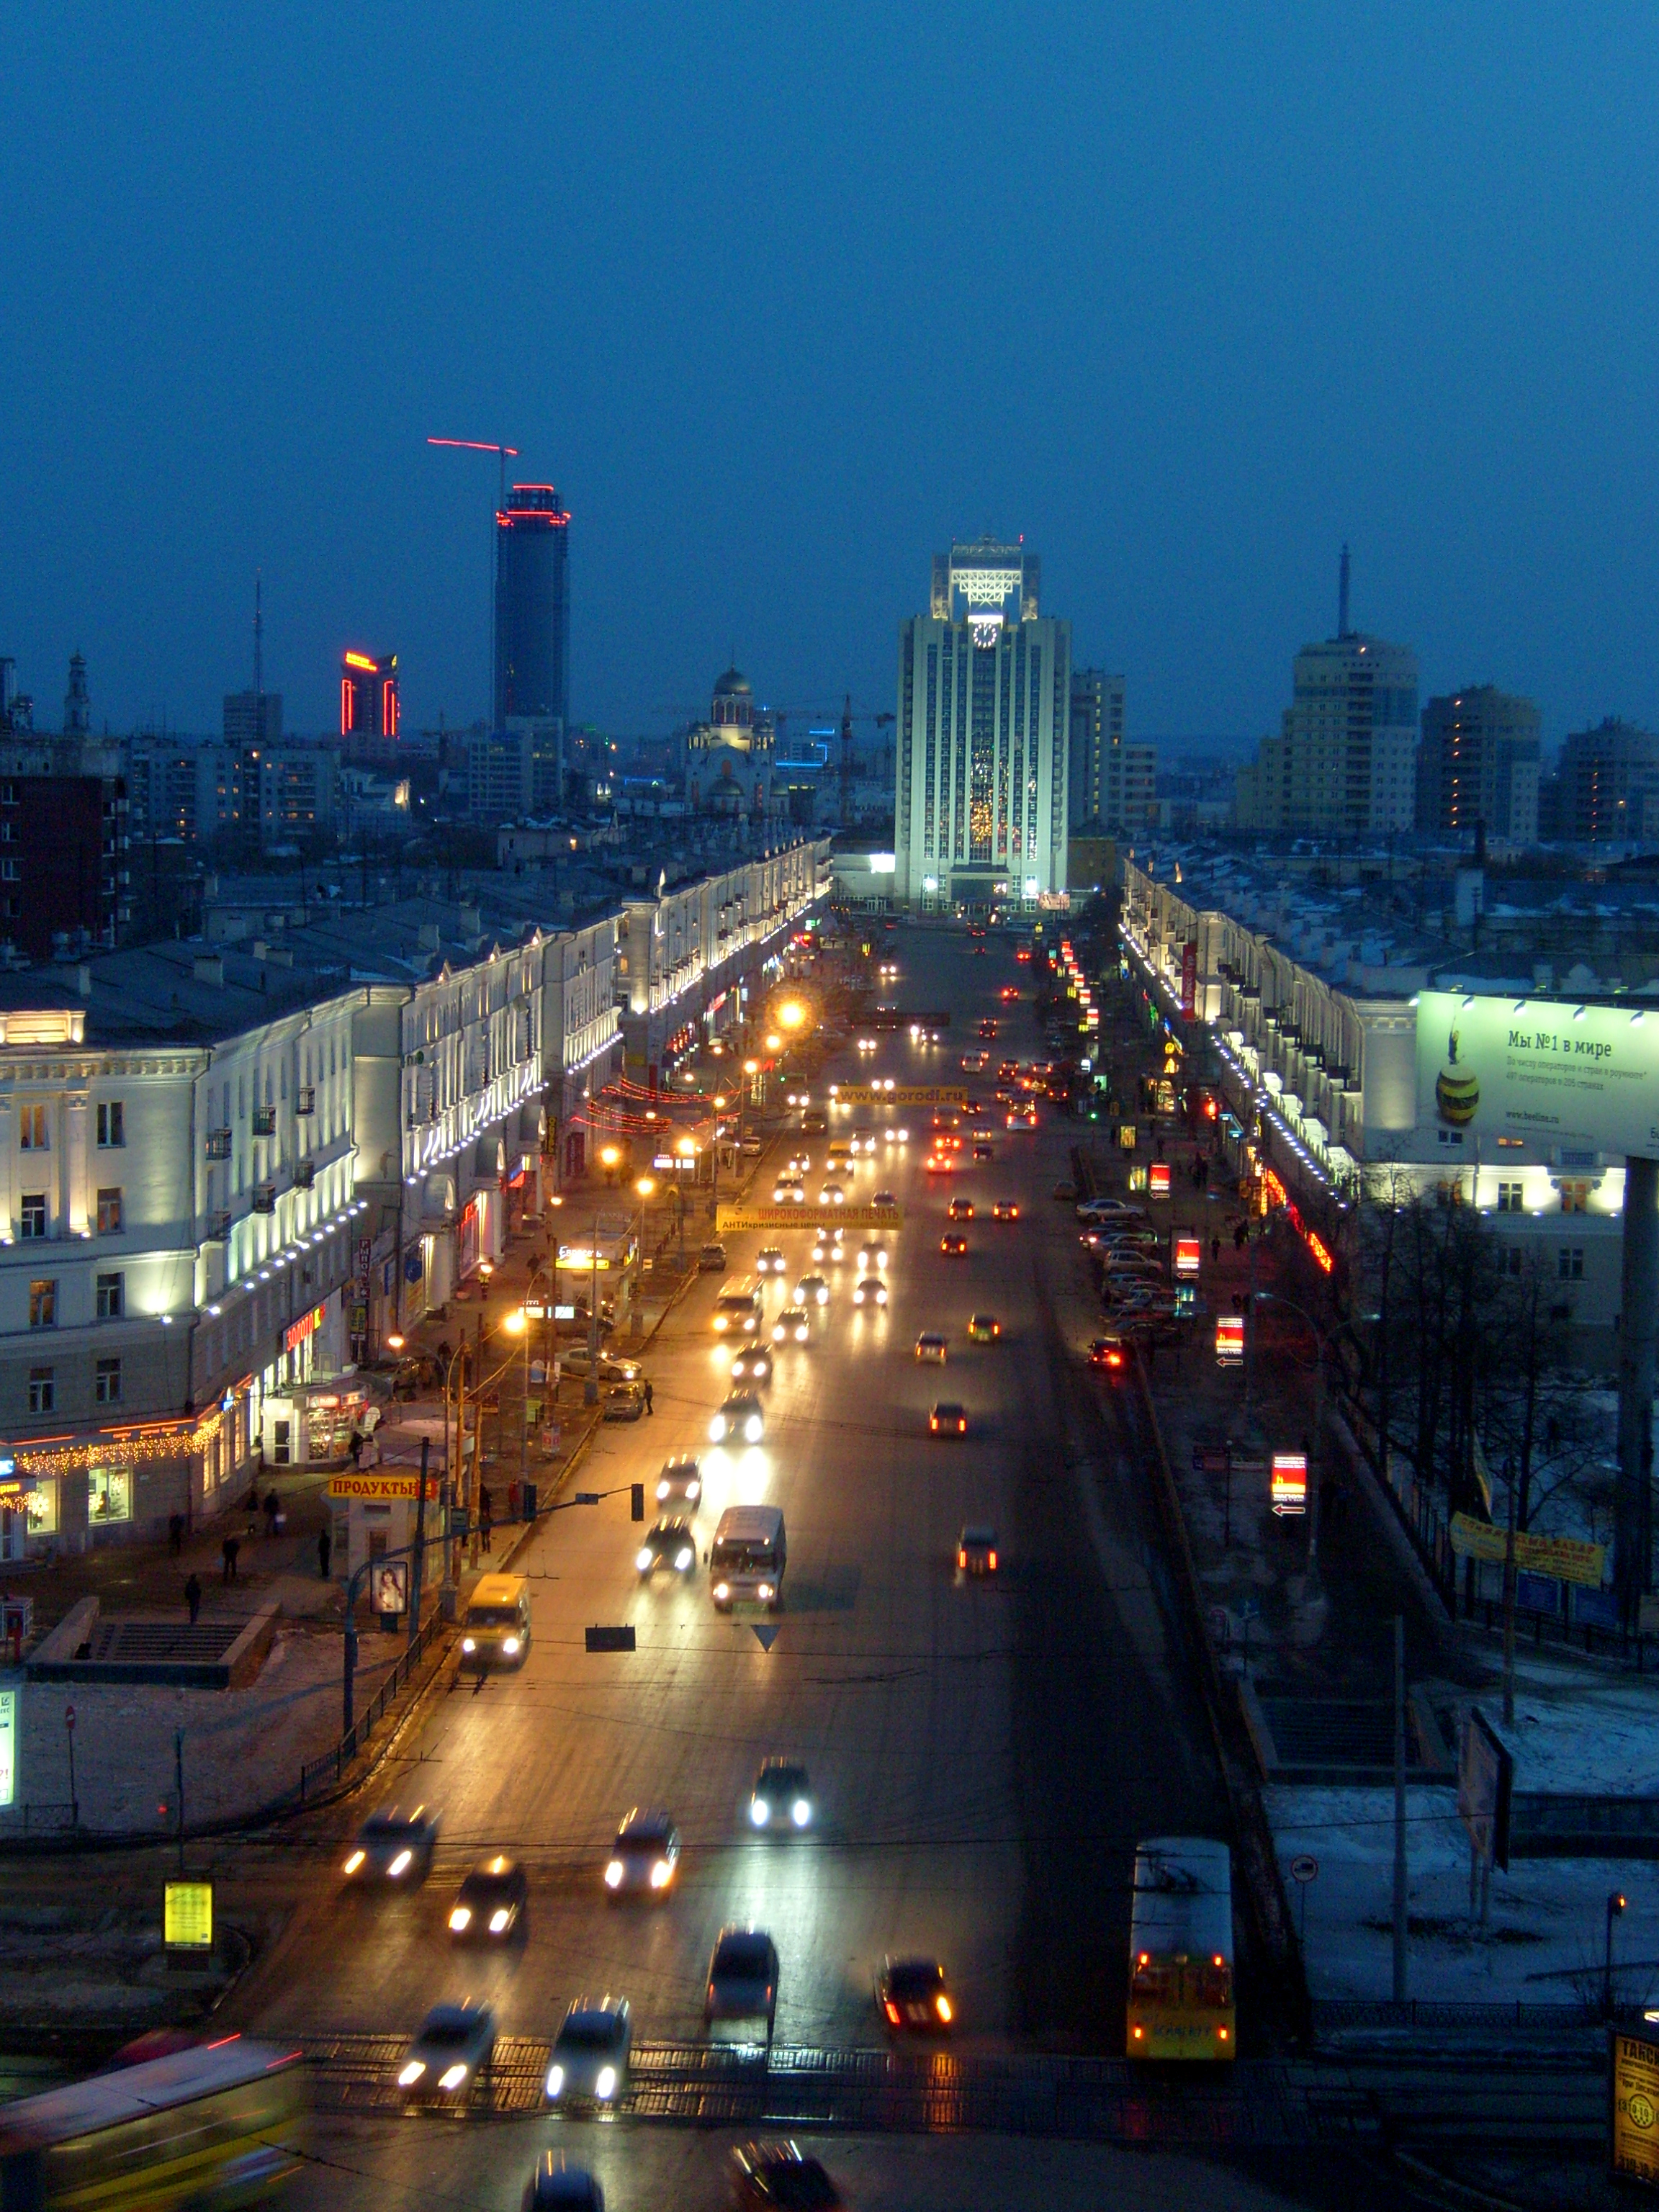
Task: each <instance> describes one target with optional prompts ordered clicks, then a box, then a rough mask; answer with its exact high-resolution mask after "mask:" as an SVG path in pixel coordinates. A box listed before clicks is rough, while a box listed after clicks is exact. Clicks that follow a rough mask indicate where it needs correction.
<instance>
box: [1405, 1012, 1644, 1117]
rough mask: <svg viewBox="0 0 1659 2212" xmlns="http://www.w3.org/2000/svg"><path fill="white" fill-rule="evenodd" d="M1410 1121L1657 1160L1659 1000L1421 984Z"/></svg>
mask: <svg viewBox="0 0 1659 2212" xmlns="http://www.w3.org/2000/svg"><path fill="white" fill-rule="evenodd" d="M1417 1119H1418V1127H1419V1129H1420V1130H1424V1131H1426V1130H1429V1129H1433V1128H1441V1129H1445V1130H1455V1131H1461V1132H1466V1133H1467V1141H1468V1143H1469V1144H1470V1145H1471V1146H1474V1145H1475V1144H1478V1143H1480V1142H1481V1141H1482V1140H1483V1139H1484V1140H1485V1142H1486V1144H1487V1145H1489V1146H1496V1142H1497V1139H1498V1138H1499V1137H1522V1138H1524V1139H1526V1140H1527V1141H1528V1144H1531V1145H1535V1146H1540V1147H1541V1148H1543V1149H1544V1150H1546V1151H1547V1150H1549V1149H1550V1148H1551V1147H1552V1146H1554V1147H1561V1146H1565V1147H1567V1148H1568V1149H1569V1150H1572V1151H1585V1152H1590V1151H1594V1152H1613V1153H1626V1154H1631V1153H1633V1154H1635V1155H1637V1156H1638V1158H1659V1005H1655V1006H1647V1007H1644V1006H1639V1005H1631V1004H1626V1005H1623V1006H1573V1005H1572V1004H1571V1001H1570V1000H1569V1001H1565V1002H1564V1001H1561V1000H1548V999H1526V1000H1515V999H1512V998H1470V997H1469V996H1468V995H1467V994H1465V993H1463V992H1462V991H1425V992H1423V993H1422V994H1420V995H1419V999H1418V1001H1417ZM1495 1157H1496V1155H1495V1152H1494V1153H1493V1154H1492V1158H1494V1159H1495Z"/></svg>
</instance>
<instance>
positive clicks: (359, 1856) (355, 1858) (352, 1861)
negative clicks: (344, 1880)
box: [342, 1851, 368, 1874]
mask: <svg viewBox="0 0 1659 2212" xmlns="http://www.w3.org/2000/svg"><path fill="white" fill-rule="evenodd" d="M366 1857H368V1853H367V1852H365V1851H353V1853H352V1854H351V1857H349V1859H348V1860H347V1861H346V1863H345V1865H344V1867H343V1869H342V1871H343V1872H344V1873H346V1874H356V1871H357V1869H358V1868H359V1867H360V1866H362V1863H363V1861H364V1859H365V1858H366Z"/></svg>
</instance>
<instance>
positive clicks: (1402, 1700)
mask: <svg viewBox="0 0 1659 2212" xmlns="http://www.w3.org/2000/svg"><path fill="white" fill-rule="evenodd" d="M1407 1894H1408V1893H1407V1884H1406V1618H1405V1615H1404V1614H1403V1613H1395V1617H1394V2001H1395V2003H1396V2004H1404V2003H1405V2002H1406V1997H1407V1973H1406V1938H1407V1933H1408V1923H1407Z"/></svg>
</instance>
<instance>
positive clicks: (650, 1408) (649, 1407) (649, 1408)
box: [645, 1377, 657, 1413]
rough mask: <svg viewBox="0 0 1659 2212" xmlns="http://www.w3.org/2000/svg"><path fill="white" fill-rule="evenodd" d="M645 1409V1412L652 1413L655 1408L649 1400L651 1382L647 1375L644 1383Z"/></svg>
mask: <svg viewBox="0 0 1659 2212" xmlns="http://www.w3.org/2000/svg"><path fill="white" fill-rule="evenodd" d="M645 1410H646V1412H647V1413H655V1411H656V1410H657V1409H656V1407H654V1406H653V1404H652V1402H651V1383H650V1380H649V1378H648V1377H647V1381H646V1385H645Z"/></svg>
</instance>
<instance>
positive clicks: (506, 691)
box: [495, 484, 570, 731]
mask: <svg viewBox="0 0 1659 2212" xmlns="http://www.w3.org/2000/svg"><path fill="white" fill-rule="evenodd" d="M569 719H570V517H569V515H568V513H566V512H565V510H564V508H563V507H561V506H560V504H559V495H558V493H557V492H556V490H555V489H554V488H553V486H552V485H551V484H514V485H513V495H512V498H511V500H510V501H509V502H508V504H507V506H506V507H504V508H502V509H501V511H500V512H499V513H497V514H496V517H495V728H496V729H498V730H504V729H506V728H507V724H508V722H509V721H510V720H533V721H538V722H547V721H556V722H557V723H558V724H559V726H560V729H561V731H562V730H563V729H564V728H565V726H567V725H568V721H569Z"/></svg>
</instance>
